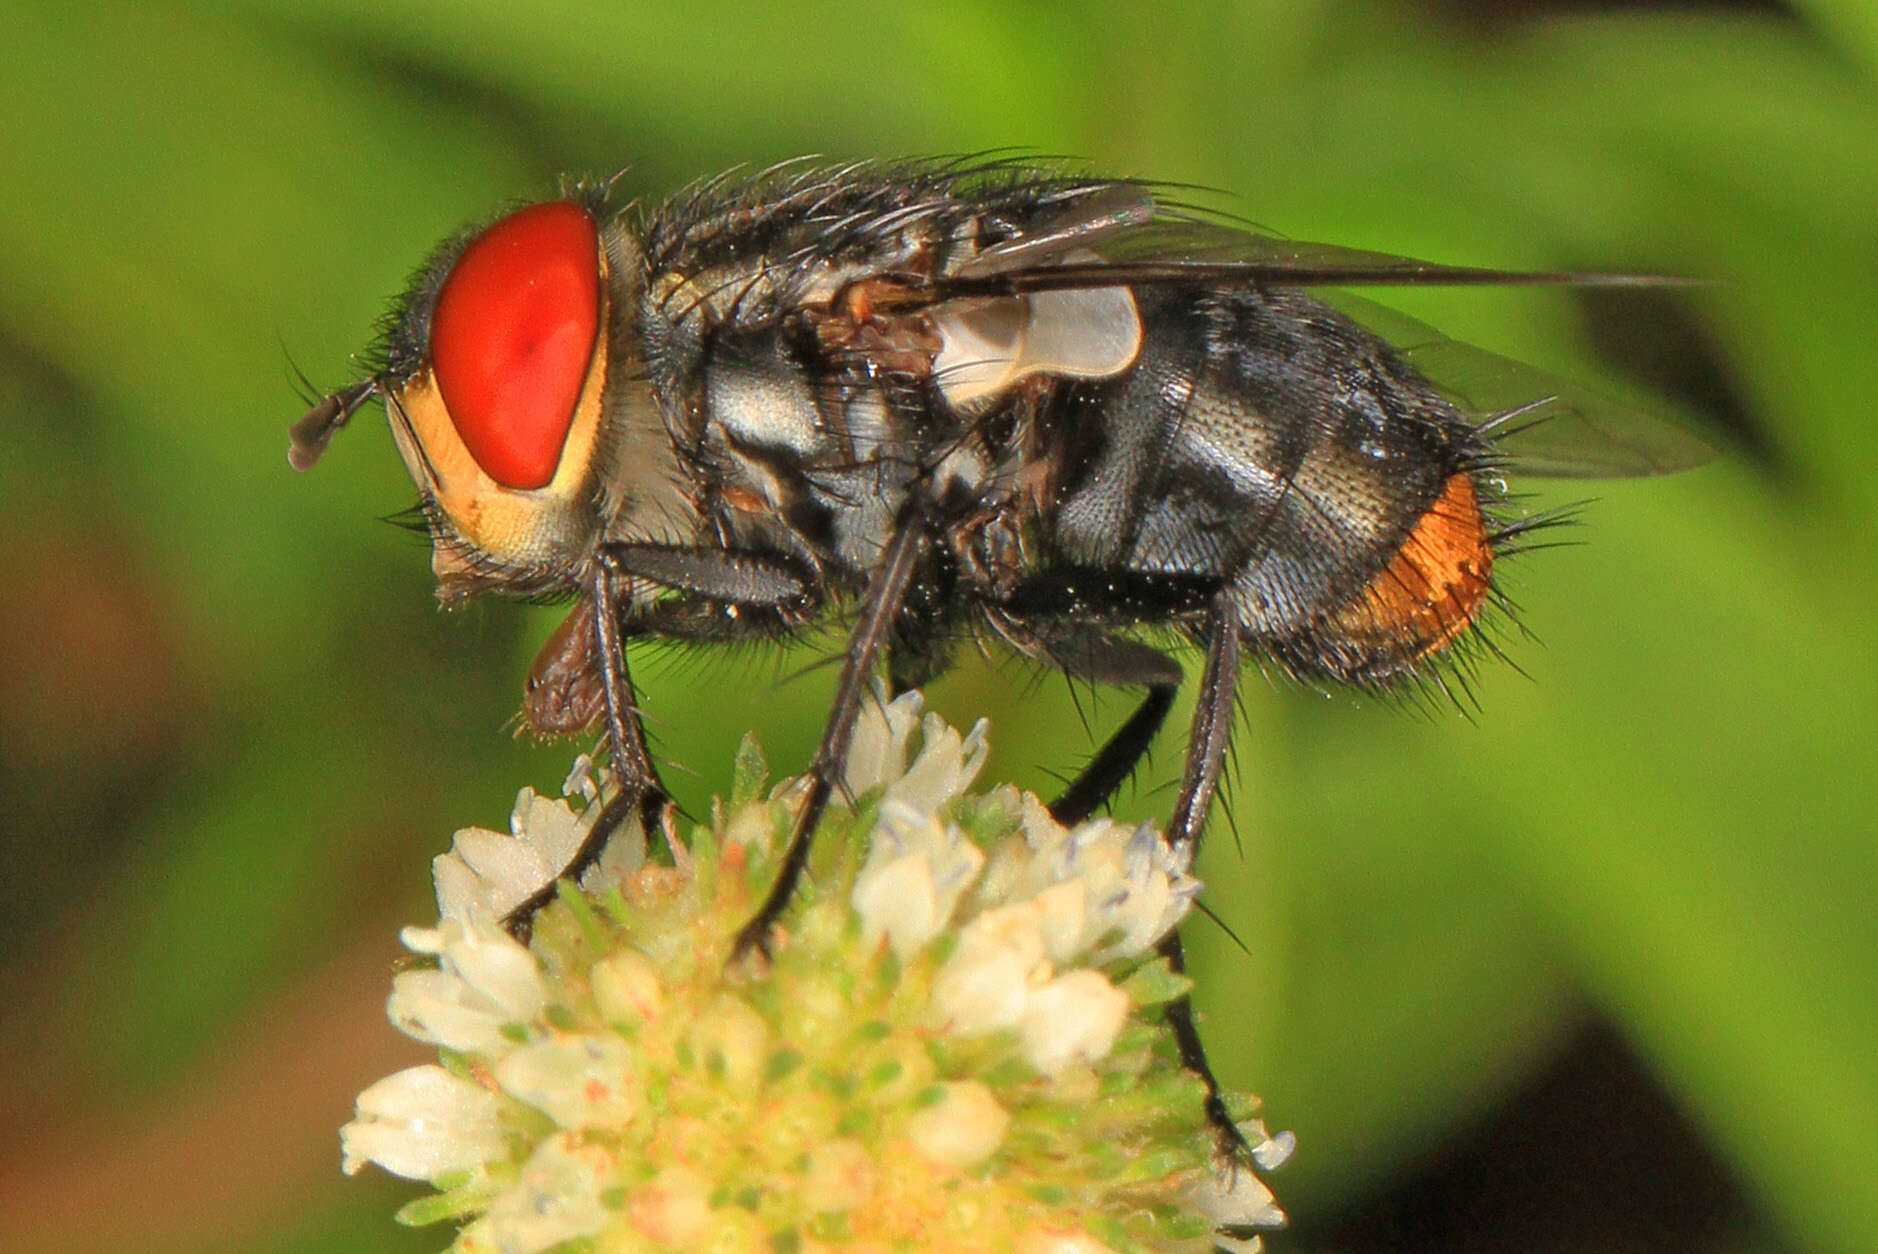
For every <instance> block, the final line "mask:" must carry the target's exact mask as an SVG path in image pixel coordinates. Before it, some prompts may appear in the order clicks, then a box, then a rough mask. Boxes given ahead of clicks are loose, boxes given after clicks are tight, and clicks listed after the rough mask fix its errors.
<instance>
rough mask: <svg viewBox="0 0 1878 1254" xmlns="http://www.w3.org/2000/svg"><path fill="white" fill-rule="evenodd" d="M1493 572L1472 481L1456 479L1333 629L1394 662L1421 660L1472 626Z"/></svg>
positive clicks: (1484, 522)
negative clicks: (1397, 658) (1394, 657)
mask: <svg viewBox="0 0 1878 1254" xmlns="http://www.w3.org/2000/svg"><path fill="white" fill-rule="evenodd" d="M1492 571H1493V547H1492V545H1491V543H1490V542H1489V540H1488V538H1487V519H1486V516H1485V515H1484V514H1482V513H1481V511H1480V501H1479V499H1478V498H1477V497H1476V496H1475V494H1474V482H1473V480H1472V479H1470V478H1469V477H1468V476H1467V475H1466V474H1457V475H1455V476H1454V477H1453V478H1451V479H1449V480H1448V485H1447V487H1446V488H1444V489H1443V490H1442V493H1441V496H1440V499H1438V500H1437V501H1436V502H1435V503H1434V505H1432V506H1431V507H1430V508H1429V510H1428V512H1427V513H1425V514H1423V515H1422V517H1421V521H1420V522H1418V523H1416V524H1415V529H1414V530H1413V531H1411V532H1409V535H1408V539H1406V540H1405V541H1403V543H1402V547H1401V549H1400V550H1398V551H1397V553H1396V555H1395V559H1394V560H1393V561H1391V562H1390V563H1389V565H1388V567H1387V568H1386V569H1384V570H1383V571H1382V572H1381V573H1380V574H1378V575H1377V576H1376V577H1375V578H1374V579H1372V580H1370V583H1369V586H1368V587H1367V588H1365V589H1364V590H1363V595H1362V598H1361V599H1360V600H1358V601H1357V602H1356V603H1355V604H1354V605H1352V606H1350V607H1349V608H1348V609H1346V610H1344V611H1343V612H1342V613H1340V614H1339V615H1337V622H1338V624H1339V625H1340V626H1342V627H1343V628H1344V629H1345V630H1346V631H1348V632H1349V633H1350V635H1351V636H1352V637H1354V638H1356V639H1359V640H1365V639H1366V640H1369V641H1371V642H1373V643H1375V644H1377V645H1380V646H1382V647H1383V648H1385V649H1387V650H1388V651H1390V652H1394V653H1397V654H1398V656H1401V657H1404V658H1407V659H1413V658H1420V657H1425V656H1427V655H1428V654H1430V653H1433V652H1435V651H1436V650H1438V649H1441V648H1443V647H1445V646H1446V645H1448V644H1450V643H1452V642H1453V640H1454V638H1455V637H1456V636H1458V635H1460V634H1461V633H1462V632H1463V631H1466V630H1467V628H1468V627H1469V626H1470V625H1472V623H1473V621H1474V619H1475V618H1476V617H1478V616H1479V614H1480V607H1481V606H1482V605H1483V604H1484V603H1485V602H1486V599H1487V590H1488V586H1489V585H1488V576H1489V575H1490V574H1491V573H1492Z"/></svg>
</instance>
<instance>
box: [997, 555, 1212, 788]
mask: <svg viewBox="0 0 1878 1254" xmlns="http://www.w3.org/2000/svg"><path fill="white" fill-rule="evenodd" d="M1218 587H1219V581H1218V580H1217V579H1214V578H1211V577H1208V576H1192V575H1177V574H1157V573H1146V572H1134V571H1110V570H1093V569H1075V568H1072V569H1065V570H1053V571H1045V572H1043V573H1041V574H1038V575H1033V576H1032V577H1031V578H1029V579H1026V580H1024V581H1023V582H1022V583H1021V584H1019V585H1018V586H1017V587H1016V588H1015V589H1013V590H1012V594H1011V596H1010V597H1009V599H1008V600H1007V601H1006V602H1005V603H1004V604H1003V605H1002V606H1000V607H999V609H1000V611H1001V612H1000V614H999V616H998V623H997V625H998V627H999V629H1000V630H1001V631H1002V632H1004V634H1005V635H1006V636H1007V637H1009V638H1010V639H1011V642H1012V644H1014V645H1016V646H1017V647H1018V648H1019V649H1021V650H1023V651H1024V652H1026V653H1029V654H1030V655H1032V656H1033V657H1038V656H1040V657H1047V658H1048V659H1049V660H1050V662H1051V663H1052V664H1054V665H1055V666H1056V667H1057V668H1058V669H1059V670H1061V671H1062V672H1063V673H1064V674H1066V675H1069V676H1071V677H1072V678H1076V679H1086V680H1089V681H1090V682H1091V683H1098V684H1105V685H1109V686H1112V687H1121V688H1131V687H1145V688H1146V689H1147V690H1148V695H1147V696H1146V698H1144V699H1143V700H1142V702H1141V705H1140V706H1139V708H1137V709H1136V710H1135V712H1134V713H1133V714H1132V715H1130V716H1129V718H1128V721H1127V722H1125V723H1123V724H1122V725H1121V726H1120V727H1119V728H1117V729H1116V731H1115V733H1114V734H1113V735H1112V736H1110V737H1109V738H1108V740H1107V741H1106V742H1105V743H1104V744H1103V746H1102V747H1101V748H1100V749H1098V750H1097V751H1096V755H1095V757H1093V758H1091V759H1090V760H1089V761H1088V763H1087V764H1086V765H1084V767H1083V768H1082V770H1081V771H1079V772H1078V773H1077V775H1076V778H1075V779H1074V780H1072V781H1071V782H1070V785H1069V787H1068V788H1066V789H1064V791H1063V795H1062V796H1060V797H1058V798H1057V799H1056V800H1055V801H1054V802H1052V803H1051V804H1050V814H1051V816H1052V817H1053V818H1055V819H1056V821H1057V822H1059V823H1065V824H1073V823H1080V822H1082V821H1083V820H1084V819H1086V818H1088V817H1089V816H1090V815H1091V814H1094V813H1095V812H1096V811H1097V810H1099V809H1101V808H1102V806H1103V805H1104V804H1106V803H1107V801H1108V799H1109V798H1110V797H1112V796H1114V794H1115V790H1116V789H1118V788H1120V787H1121V786H1122V783H1123V782H1124V781H1125V780H1127V778H1128V777H1129V775H1131V774H1132V773H1133V772H1134V769H1135V767H1136V766H1137V765H1139V764H1140V762H1141V759H1142V758H1143V757H1145V756H1146V755H1147V752H1148V746H1149V745H1150V744H1151V743H1152V742H1153V740H1154V736H1155V733H1156V732H1158V731H1160V729H1161V725H1162V724H1163V723H1164V722H1166V721H1167V714H1168V711H1169V710H1171V709H1173V707H1174V694H1175V692H1176V691H1177V690H1178V689H1179V687H1180V681H1181V678H1182V675H1181V669H1180V664H1179V663H1177V662H1175V661H1174V660H1173V659H1172V658H1170V657H1168V656H1167V655H1166V654H1164V653H1162V652H1160V651H1159V650H1157V649H1151V648H1149V647H1148V646H1147V645H1144V644H1140V643H1137V642H1136V641H1133V640H1128V639H1124V638H1122V637H1119V636H1115V635H1111V634H1109V633H1108V632H1106V631H1103V630H1100V629H1098V628H1093V627H1086V626H1078V625H1075V624H1076V623H1077V622H1078V620H1082V621H1088V620H1094V621H1096V622H1128V621H1139V620H1153V621H1161V622H1164V621H1167V620H1169V619H1178V618H1181V617H1183V616H1188V617H1190V616H1192V615H1195V614H1197V613H1199V612H1200V611H1203V610H1205V609H1206V607H1207V605H1208V603H1209V602H1208V598H1209V597H1211V596H1212V594H1213V593H1215V592H1216V591H1217V590H1218Z"/></svg>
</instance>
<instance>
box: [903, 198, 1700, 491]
mask: <svg viewBox="0 0 1878 1254" xmlns="http://www.w3.org/2000/svg"><path fill="white" fill-rule="evenodd" d="M1684 283H1686V280H1682V279H1676V278H1668V277H1664V276H1656V275H1634V274H1597V273H1589V274H1587V273H1576V272H1562V271H1559V272H1526V271H1510V270H1494V269H1482V268H1478V267H1471V266H1448V265H1441V264H1438V263H1435V262H1429V261H1419V260H1416V259H1415V258H1412V257H1397V256H1393V255H1391V254H1388V253H1378V252H1369V251H1366V250H1363V249H1354V248H1343V247H1340V246H1338V245H1335V244H1317V243H1309V242H1305V241H1300V240H1290V239H1284V238H1282V237H1280V236H1276V235H1271V234H1267V233H1264V232H1261V231H1258V230H1254V229H1250V228H1241V227H1238V226H1233V225H1228V224H1224V223H1220V222H1213V221H1207V220H1204V219H1198V218H1189V217H1183V216H1179V215H1175V214H1168V213H1166V212H1164V211H1162V210H1160V209H1159V208H1157V206H1156V204H1155V201H1154V198H1153V195H1152V193H1151V191H1150V189H1148V188H1146V187H1142V186H1139V185H1135V184H1111V185H1100V186H1095V187H1092V188H1089V189H1087V190H1086V191H1084V192H1082V193H1080V194H1077V195H1074V196H1071V197H1068V198H1066V203H1065V204H1064V205H1063V206H1062V208H1061V210H1060V211H1059V212H1058V214H1057V215H1056V216H1055V217H1054V218H1053V219H1052V220H1050V221H1047V222H1045V223H1043V224H1040V225H1038V226H1037V227H1035V228H1034V229H1032V230H1029V231H1027V232H1025V233H1024V234H1023V235H1021V236H1018V237H1017V238H1015V239H1012V240H1010V241H1008V242H1005V243H1001V244H998V245H994V246H993V247H990V248H987V249H984V250H983V251H982V252H980V253H978V254H977V255H976V256H974V257H973V258H971V259H970V260H969V261H967V262H965V263H963V264H961V265H959V266H957V267H955V268H953V269H952V270H951V271H950V272H949V273H947V274H946V275H945V276H944V277H943V278H941V279H940V280H938V281H937V283H936V284H935V291H934V292H933V293H932V295H933V296H934V297H936V298H937V299H939V300H942V301H943V300H947V299H956V298H965V297H972V296H991V295H1017V294H1024V293H1036V292H1048V291H1074V290H1078V289H1095V288H1106V287H1117V286H1128V287H1142V286H1157V285H1188V284H1192V285H1204V286H1213V287H1233V286H1240V285H1264V286H1278V287H1311V288H1323V289H1325V290H1323V291H1320V292H1318V293H1317V296H1318V298H1319V299H1321V300H1322V301H1324V303H1325V304H1328V305H1330V306H1331V307H1332V308H1334V309H1336V310H1337V311H1339V312H1340V313H1343V314H1344V315H1345V316H1347V317H1349V318H1350V319H1351V320H1352V321H1354V322H1356V323H1358V324H1359V325H1361V326H1363V327H1366V328H1367V329H1369V330H1370V331H1372V332H1374V333H1375V334H1377V335H1379V336H1381V337H1382V338H1383V339H1385V340H1387V341H1388V342H1389V343H1390V344H1392V345H1393V346H1395V348H1396V349H1397V350H1398V351H1399V352H1401V354H1402V355H1403V356H1404V357H1405V358H1406V359H1407V360H1408V361H1409V362H1410V363H1412V364H1413V365H1414V366H1415V368H1416V369H1417V370H1418V371H1420V372H1421V373H1422V374H1423V375H1424V376H1425V377H1426V378H1427V379H1428V381H1429V382H1430V383H1432V384H1433V385H1434V386H1435V387H1436V388H1437V390H1439V391H1441V392H1442V393H1443V394H1444V395H1446V396H1447V397H1448V398H1449V399H1450V400H1452V401H1453V402H1454V403H1455V404H1456V405H1457V406H1458V407H1459V408H1461V409H1462V410H1463V411H1464V412H1466V413H1468V414H1471V415H1473V416H1474V417H1475V418H1476V419H1477V420H1478V421H1479V422H1481V423H1482V424H1483V425H1486V424H1492V425H1494V427H1495V428H1496V430H1495V441H1496V444H1497V446H1498V447H1499V448H1500V449H1501V450H1502V451H1503V452H1504V453H1505V455H1506V458H1507V461H1508V464H1509V465H1510V466H1511V467H1513V468H1515V469H1517V470H1519V471H1521V472H1523V473H1526V474H1532V475H1542V476H1554V477H1564V478H1621V477H1628V476H1641V475H1659V474H1667V473H1669V472H1671V471H1676V470H1683V469H1687V468H1689V467H1691V466H1697V465H1701V464H1702V463H1704V462H1707V461H1709V460H1711V459H1713V458H1714V456H1715V451H1714V449H1713V448H1711V447H1710V446H1709V445H1708V444H1707V443H1706V442H1704V441H1703V440H1702V439H1701V438H1700V437H1699V436H1697V435H1695V434H1694V433H1692V432H1690V431H1688V430H1686V429H1684V428H1683V427H1681V426H1679V425H1677V424H1676V423H1674V422H1673V421H1671V420H1669V419H1667V418H1664V417H1662V416H1660V415H1657V414H1655V413H1652V412H1649V411H1647V410H1644V409H1641V408H1638V407H1637V406H1635V405H1631V404H1627V403H1625V402H1623V401H1620V400H1617V399H1615V398H1612V397H1609V396H1605V395H1602V394H1600V393H1599V392H1597V391H1595V390H1594V389H1591V388H1588V387H1585V386H1583V385H1581V384H1577V383H1574V382H1572V381H1571V380H1569V379H1564V378H1561V377H1559V376H1557V375H1553V374H1550V373H1548V372H1546V371H1543V370H1540V369H1538V368H1536V367H1533V366H1527V365H1524V364H1522V363H1520V362H1518V361H1514V360H1513V359H1511V358H1509V357H1502V356H1500V355H1499V354H1497V353H1492V352H1489V351H1487V350H1486V349H1482V348H1476V347H1474V346H1472V345H1469V344H1463V343H1461V342H1459V341H1458V340H1454V339H1450V338H1449V337H1448V336H1445V335H1443V334H1442V333H1441V332H1439V331H1437V330H1435V329H1434V328H1433V327H1431V326H1429V325H1427V324H1426V323H1424V322H1420V321H1418V320H1417V319H1415V318H1412V317H1410V316H1408V315H1407V314H1403V313H1398V312H1397V311H1395V310H1393V309H1389V308H1387V307H1385V306H1382V305H1378V304H1376V303H1374V302H1373V301H1368V300H1365V299H1363V298H1361V297H1358V296H1355V295H1352V294H1350V293H1348V292H1340V291H1336V290H1334V289H1336V288H1338V287H1352V286H1434V285H1470V284H1471V285H1479V286H1513V285H1524V286H1563V285H1570V286H1631V287H1660V286H1677V285H1682V284H1684Z"/></svg>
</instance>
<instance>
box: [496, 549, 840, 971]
mask: <svg viewBox="0 0 1878 1254" xmlns="http://www.w3.org/2000/svg"><path fill="white" fill-rule="evenodd" d="M635 580H641V581H646V582H650V583H654V584H658V585H661V586H663V587H666V588H669V589H672V590H674V591H675V592H676V594H677V595H674V596H671V597H668V598H666V599H663V600H660V601H656V602H652V603H650V604H648V605H644V606H640V605H635V604H634V601H633V598H632V587H633V582H634V581H635ZM810 587H811V585H810V583H809V581H808V579H807V578H806V577H804V576H803V575H802V574H801V572H799V571H798V570H796V569H795V567H794V564H793V563H791V562H789V561H788V560H786V559H784V558H780V557H774V556H772V555H769V554H764V553H740V552H734V551H727V550H723V549H694V548H685V547H682V546H675V545H653V544H622V545H612V546H609V547H608V548H606V549H604V550H602V552H601V555H600V560H599V561H598V563H596V568H595V574H594V580H593V585H592V589H591V592H590V593H589V595H590V596H591V598H592V601H591V604H592V606H593V613H592V622H593V659H592V661H593V665H594V668H595V669H596V670H597V671H598V672H599V678H600V686H601V692H602V696H603V698H604V706H605V709H604V716H605V720H606V732H607V745H608V748H609V749H610V750H611V755H612V759H613V772H614V776H615V779H616V780H617V781H618V784H619V791H618V792H617V793H615V794H614V796H613V797H612V799H611V800H609V801H608V802H607V803H606V804H605V806H604V807H602V809H601V811H600V814H599V817H598V818H597V819H595V821H594V825H593V827H592V828H590V829H589V830H588V832H587V835H586V837H585V838H584V839H582V841H581V843H580V848H578V849H577V850H575V851H574V856H573V857H572V858H571V859H570V860H569V861H568V864H567V865H566V866H565V867H563V868H561V870H560V872H559V874H558V875H556V877H555V879H554V880H551V881H549V882H548V883H547V884H544V885H543V886H542V887H541V888H540V889H538V890H537V891H536V892H534V893H533V894H531V895H530V896H529V897H527V898H526V899H525V900H524V901H523V902H522V903H521V904H520V905H518V906H517V907H515V909H514V910H512V911H510V912H509V914H508V917H507V918H506V919H504V920H503V923H504V926H505V927H507V928H508V930H509V932H510V934H512V935H514V936H515V937H516V938H517V939H522V940H525V939H527V937H528V933H529V929H530V928H531V926H532V925H533V922H534V917H535V914H536V912H538V911H539V910H540V909H541V908H542V907H543V906H545V905H547V904H548V903H549V902H550V901H552V900H554V896H555V893H556V891H557V889H556V884H557V882H558V881H559V880H562V879H573V880H578V879H579V878H580V877H581V875H582V874H583V873H585V872H586V871H587V869H588V868H590V867H592V866H593V865H594V863H596V862H598V861H599V860H600V856H601V855H602V854H603V853H604V852H605V851H606V847H607V844H608V842H609V841H611V840H612V838H613V836H614V835H615V834H616V833H617V832H618V831H619V829H620V827H621V825H623V824H624V823H625V821H626V820H627V819H628V818H630V817H631V816H632V814H633V812H634V811H635V810H637V811H638V814H639V819H640V824H641V826H642V827H643V828H644V829H645V830H646V831H647V832H651V831H653V830H654V829H655V828H656V827H657V826H658V824H659V822H660V820H661V818H662V817H663V815H664V812H665V807H666V806H667V805H668V804H669V803H670V795H669V794H668V793H667V792H666V791H665V785H664V784H663V783H661V782H660V780H659V774H658V768H657V767H655V766H654V765H653V763H652V756H651V754H650V752H649V751H648V750H647V748H646V735H645V726H644V723H643V722H642V721H641V719H640V717H639V706H638V702H637V700H636V699H635V697H634V695H633V686H632V676H631V674H630V673H629V672H628V671H627V669H626V645H625V637H626V636H627V635H628V634H637V633H639V632H643V631H652V632H655V633H656V634H658V635H661V636H664V637H667V638H677V639H691V640H721V639H726V638H730V637H732V636H737V637H740V638H749V637H751V636H758V635H771V634H780V633H781V632H783V631H786V630H787V629H788V626H789V625H790V624H791V623H792V622H794V621H799V619H800V617H801V616H802V615H803V614H805V613H806V612H807V610H808V609H809V608H810V602H811V601H812V594H811V591H810ZM531 695H532V694H531Z"/></svg>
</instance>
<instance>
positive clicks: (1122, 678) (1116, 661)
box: [1035, 631, 1181, 827]
mask: <svg viewBox="0 0 1878 1254" xmlns="http://www.w3.org/2000/svg"><path fill="white" fill-rule="evenodd" d="M1035 643H1036V645H1037V646H1038V647H1040V648H1041V649H1042V650H1043V651H1044V653H1045V654H1046V655H1047V656H1048V657H1049V659H1050V660H1051V661H1052V662H1054V663H1055V664H1056V665H1057V666H1058V667H1059V668H1061V669H1062V671H1063V672H1064V674H1066V675H1070V676H1072V677H1074V678H1077V679H1086V680H1088V681H1089V682H1091V683H1098V684H1106V685H1110V686H1113V687H1139V686H1145V687H1146V688H1147V690H1148V695H1147V696H1146V697H1144V698H1143V699H1142V702H1141V704H1140V705H1139V706H1138V707H1136V709H1135V712H1134V713H1133V714H1131V715H1129V716H1128V721H1127V722H1125V723H1123V724H1122V725H1121V726H1120V727H1118V728H1116V729H1115V732H1114V734H1113V735H1111V736H1110V737H1109V738H1108V740H1107V741H1105V742H1104V743H1103V745H1102V747H1101V748H1100V749H1098V750H1096V754H1095V756H1094V757H1092V758H1090V759H1089V761H1088V762H1086V763H1084V764H1083V768H1082V770H1080V771H1078V772H1077V773H1076V778H1075V779H1073V780H1071V781H1070V783H1069V786H1068V787H1067V788H1065V789H1064V790H1063V793H1062V795H1061V796H1059V797H1058V798H1057V799H1056V800H1055V801H1052V802H1051V803H1050V817H1051V818H1053V819H1055V820H1056V821H1057V822H1059V823H1061V824H1063V825H1064V826H1066V827H1068V826H1073V825H1075V824H1077V823H1080V822H1082V821H1083V820H1084V819H1086V818H1088V817H1089V816H1090V815H1092V814H1094V813H1095V812H1096V811H1097V810H1100V809H1101V808H1102V807H1103V806H1104V805H1106V804H1107V803H1108V800H1109V798H1110V797H1112V796H1114V795H1115V790H1116V789H1118V788H1120V787H1121V786H1122V784H1123V782H1124V781H1126V780H1127V778H1128V777H1129V776H1130V775H1132V774H1133V773H1134V770H1135V767H1136V766H1138V765H1140V763H1141V759H1142V758H1144V757H1146V756H1147V753H1148V746H1149V745H1150V744H1152V743H1153V741H1154V736H1155V733H1157V732H1159V731H1160V730H1161V725H1162V724H1163V723H1165V722H1166V721H1167V712H1168V711H1169V710H1171V709H1173V708H1174V694H1175V693H1176V692H1178V691H1179V690H1180V680H1181V673H1180V664H1179V663H1178V662H1176V661H1174V659H1172V658H1170V657H1168V656H1167V655H1166V654H1165V653H1162V652H1160V651H1159V650H1156V649H1151V648H1149V647H1148V646H1147V645H1144V644H1137V643H1136V642H1134V641H1132V640H1123V639H1119V638H1117V637H1115V636H1111V635H1108V634H1106V633H1104V632H1097V631H1074V632H1066V633H1060V634H1059V633H1048V632H1046V633H1044V634H1042V635H1040V636H1038V638H1037V639H1036V641H1035Z"/></svg>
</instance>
